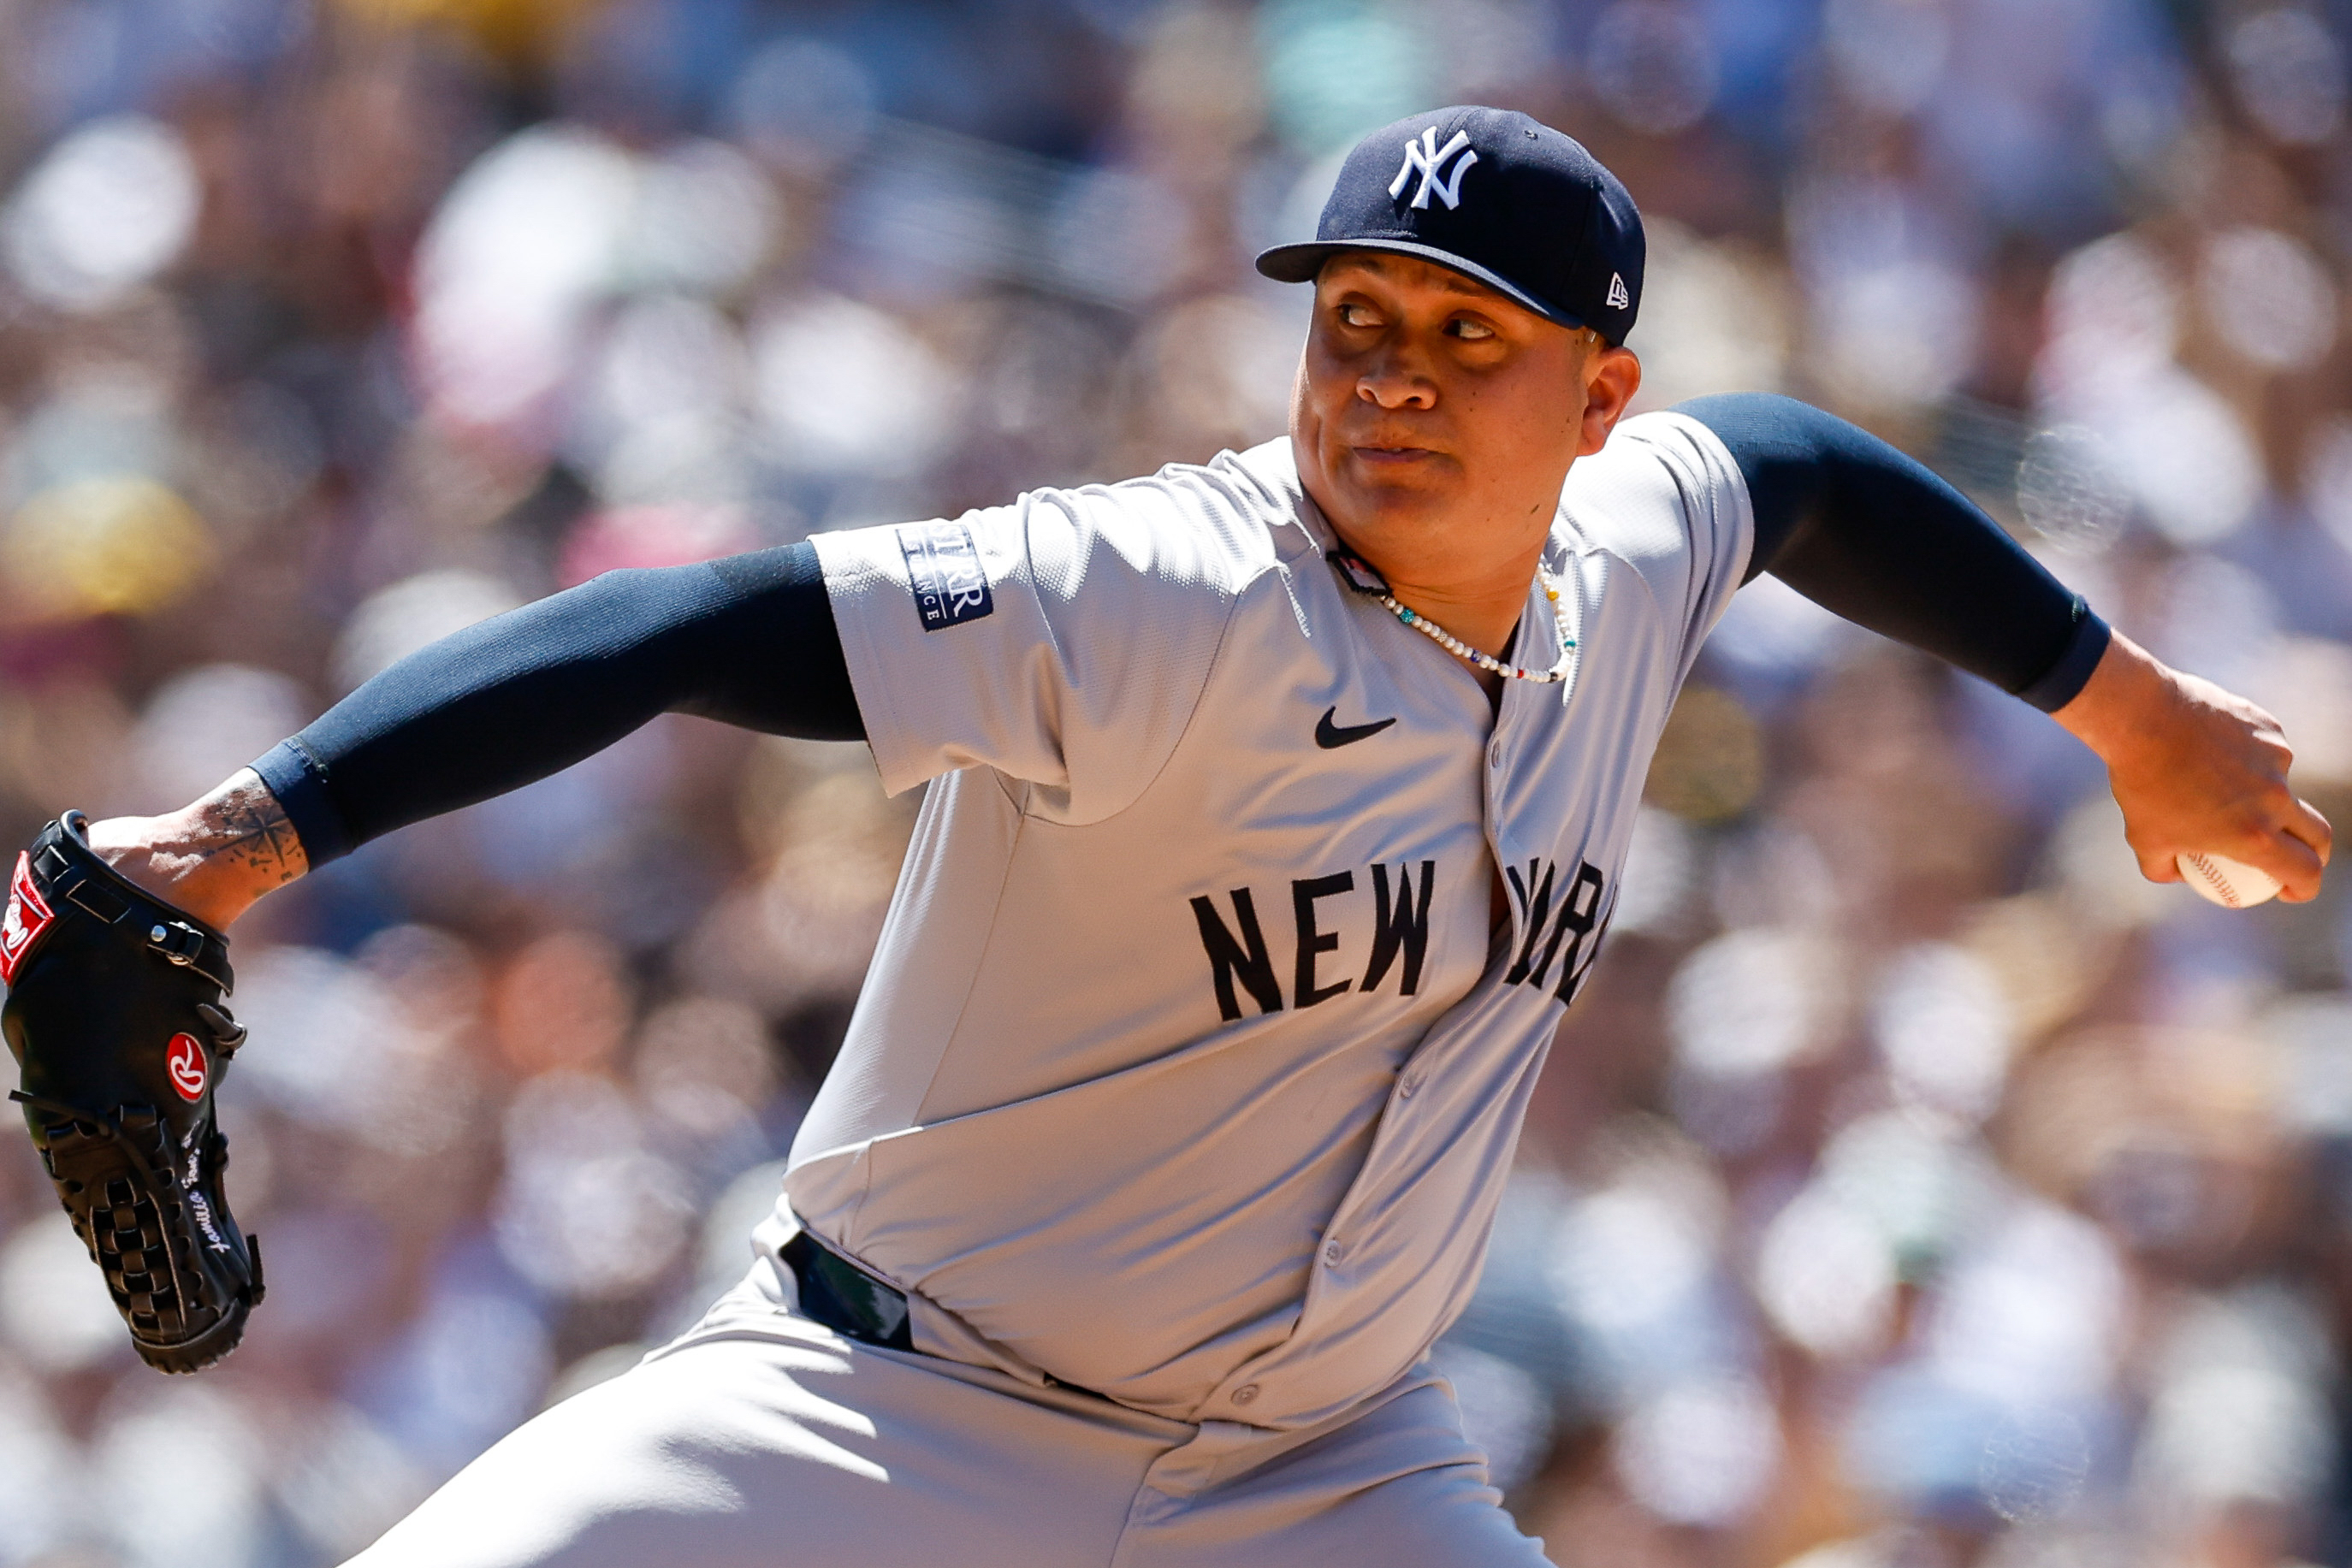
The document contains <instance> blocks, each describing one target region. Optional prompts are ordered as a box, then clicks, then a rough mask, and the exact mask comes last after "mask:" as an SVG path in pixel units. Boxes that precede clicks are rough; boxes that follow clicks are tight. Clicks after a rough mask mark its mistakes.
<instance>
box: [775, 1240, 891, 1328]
mask: <svg viewBox="0 0 2352 1568" xmlns="http://www.w3.org/2000/svg"><path fill="white" fill-rule="evenodd" d="M779 1250H780V1252H781V1253H782V1258H783V1260H784V1262H785V1264H786V1265H787V1266H789V1267H790V1268H791V1270H792V1271H793V1279H794V1280H795V1281H798V1282H799V1284H800V1290H801V1312H802V1313H803V1315H804V1316H806V1317H809V1318H811V1319H814V1321H815V1322H821V1323H823V1324H824V1326H825V1327H827V1328H829V1329H831V1330H832V1331H833V1332H834V1333H837V1334H842V1335H845V1336H846V1337H848V1338H850V1339H854V1340H859V1341H862V1342H864V1343H866V1344H878V1345H880V1346H882V1347H883V1348H884V1349H886V1350H912V1349H914V1348H915V1342H914V1339H913V1336H912V1335H911V1334H910V1333H908V1325H907V1293H906V1292H905V1291H899V1290H896V1289H894V1288H892V1287H891V1286H889V1285H887V1284H885V1283H883V1282H882V1281H880V1280H877V1279H876V1278H875V1277H874V1276H873V1275H871V1274H869V1273H867V1272H866V1270H863V1269H861V1268H859V1267H858V1266H857V1265H856V1264H855V1263H853V1262H851V1261H850V1260H848V1259H846V1258H844V1257H843V1256H842V1255H841V1254H840V1253H838V1252H835V1251H834V1250H833V1249H831V1248H829V1247H827V1246H825V1245H824V1243H823V1242H821V1241H819V1240H818V1239H816V1238H815V1237H814V1236H811V1235H810V1234H809V1233H808V1232H807V1231H805V1230H800V1231H795V1232H793V1239H791V1240H790V1241H787V1242H785V1243H784V1244H783V1246H782V1248H781V1249H779Z"/></svg>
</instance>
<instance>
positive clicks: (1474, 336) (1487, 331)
mask: <svg viewBox="0 0 2352 1568" xmlns="http://www.w3.org/2000/svg"><path fill="white" fill-rule="evenodd" d="M1445 329H1446V330H1447V331H1448V332H1451V333H1452V334H1453V335H1454V336H1455V337H1457V338H1460V339H1463V340H1466V341H1469V342H1476V341H1478V340H1481V339H1484V338H1491V337H1493V336H1494V335H1495V329H1493V328H1492V327H1489V326H1487V325H1486V323H1485V322H1484V321H1481V320H1479V319H1476V318H1475V317H1471V316H1456V317H1455V318H1454V319H1453V320H1451V321H1448V322H1447V323H1446V324H1445Z"/></svg>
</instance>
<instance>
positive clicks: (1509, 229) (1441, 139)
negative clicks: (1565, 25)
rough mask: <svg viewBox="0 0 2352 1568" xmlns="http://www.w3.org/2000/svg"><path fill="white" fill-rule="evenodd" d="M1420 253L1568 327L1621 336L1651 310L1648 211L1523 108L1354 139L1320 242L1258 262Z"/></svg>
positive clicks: (1463, 114)
mask: <svg viewBox="0 0 2352 1568" xmlns="http://www.w3.org/2000/svg"><path fill="white" fill-rule="evenodd" d="M1347 250H1380V251H1392V252H1395V253H1396V254H1398V255H1400V256H1421V257H1423V259H1425V260H1428V261H1433V262H1436V263H1437V264H1438V265H1439V266H1441V267H1451V268H1453V269H1454V271H1456V272H1459V273H1462V274H1463V275H1465V277H1475V278H1476V279H1477V280H1478V281H1479V282H1481V283H1483V284H1485V285H1486V287H1489V288H1492V289H1495V290H1497V291H1498V292H1500V293H1502V294H1505V295H1507V296H1508V297H1509V298H1512V299H1514V300H1517V302H1518V303H1519V304H1521V305H1524V306H1526V307H1527V308H1528V309H1530V310H1532V311H1534V312H1535V313H1536V314H1537V315H1538V316H1541V317H1544V318H1546V319H1549V320H1553V321H1557V322H1559V324H1560V325H1562V326H1564V327H1590V328H1591V329H1593V330H1595V331H1597V332H1599V333H1600V334H1601V337H1602V338H1603V339H1605V340H1608V341H1609V342H1611V343H1622V342H1623V341H1624V340H1625V334H1626V333H1627V332H1628V331H1630V330H1632V329H1633V314H1634V312H1635V311H1636V310H1638V309H1640V308H1641V304H1642V256H1643V246H1642V214H1640V213H1639V212H1638V211H1636V210H1635V209H1634V206H1633V197H1632V196H1631V195H1629V194H1627V193H1626V190H1625V187H1624V186H1623V185H1622V184H1621V183H1618V179H1617V176H1616V175H1614V174H1612V173H1611V172H1609V171H1608V170H1606V169H1604V168H1602V167H1601V162H1600V160H1599V159H1597V158H1595V157H1593V156H1592V154H1591V153H1590V152H1586V151H1585V150H1584V149H1583V148H1582V147H1581V146H1580V145H1578V144H1577V143H1576V142H1575V141H1571V140H1570V138H1568V137H1566V136H1563V135H1561V134H1560V133H1559V131H1554V130H1553V129H1552V128H1551V127H1550V126H1549V125H1544V124H1541V123H1539V122H1538V121H1537V120H1530V119H1528V117H1527V116H1526V115H1524V114H1520V113H1518V112H1517V110H1505V109H1482V108H1478V107H1476V106H1475V105H1469V106H1457V107H1455V108H1453V109H1440V110H1432V111H1431V112H1430V113H1427V114H1416V115H1412V116H1411V117H1409V118H1407V119H1404V120H1398V121H1397V122H1396V123H1395V124H1393V125H1384V126H1382V127H1381V129H1380V130H1378V131H1373V132H1372V133H1371V134H1370V136H1367V137H1365V138H1364V139H1363V140H1362V141H1359V142H1357V143H1356V148H1355V151H1354V152H1350V153H1349V154H1348V161H1347V162H1346V163H1344V164H1342V165H1341V166H1340V169H1339V182H1338V183H1336V184H1334V185H1333V186H1332V187H1331V199H1330V200H1329V201H1328V202H1326V203H1324V204H1323V218H1322V221H1321V222H1320V223H1318V224H1317V225H1316V226H1315V237H1314V239H1312V240H1311V241H1307V242H1305V243H1302V244H1298V245H1278V246H1275V247H1274V248H1273V249H1271V250H1268V251H1266V252H1265V253H1264V254H1263V255H1261V256H1259V257H1258V258H1257V269H1258V270H1259V271H1260V272H1262V273H1264V274H1265V275H1266V276H1267V277H1272V278H1276V279H1278V280H1280V281H1281V282H1284V283H1305V282H1307V281H1308V280H1309V279H1311V278H1312V277H1314V276H1315V274H1316V273H1317V271H1318V270H1319V269H1320V268H1321V267H1322V266H1323V263H1324V262H1325V261H1326V260H1327V259H1328V258H1329V257H1330V256H1334V255H1336V254H1338V253H1339V252H1340V251H1347Z"/></svg>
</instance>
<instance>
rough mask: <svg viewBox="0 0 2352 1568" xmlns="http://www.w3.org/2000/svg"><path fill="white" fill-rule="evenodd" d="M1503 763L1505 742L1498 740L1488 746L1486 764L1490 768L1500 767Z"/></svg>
mask: <svg viewBox="0 0 2352 1568" xmlns="http://www.w3.org/2000/svg"><path fill="white" fill-rule="evenodd" d="M1502 765H1503V743H1502V742H1501V741H1499V740H1498V741H1496V742H1495V744H1494V745H1492V746H1490V747H1487V748H1486V766H1487V767H1489V768H1500V767H1501V766H1502Z"/></svg>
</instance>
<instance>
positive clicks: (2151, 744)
mask: <svg viewBox="0 0 2352 1568" xmlns="http://www.w3.org/2000/svg"><path fill="white" fill-rule="evenodd" d="M2078 710H2079V711H2078ZM2058 718H2059V722H2060V723H2062V724H2064V725H2065V726H2066V727H2068V728H2069V729H2072V730H2073V731H2074V733H2075V734H2076V735H2077V736H2079V737H2082V738H2083V739H2084V741H2085V742H2086V743H2087V744H2088V745H2090V747H2092V749H2093V750H2095V751H2096V752H2098V754H2099V755H2100V757H2101V758H2103V759H2104V760H2105V763H2106V765H2107V780H2108V785H2109V787H2110V788H2111V789H2113V790H2114V791H2115V797H2116V804H2117V805H2119V806H2121V807H2122V808H2123V813H2124V833H2125V837H2126V839H2127V840H2128V841H2129V842H2130V844H2131V848H2132V852H2133V853H2134V854H2135V855H2136V856H2137V858H2138V860H2139V865H2140V872H2141V873H2142V874H2143V875H2145V876H2146V877H2147V879H2148V880H2149V881H2151V882H2179V880H2180V872H2179V866H2178V864H2177V857H2179V856H2180V855H2183V854H2200V853H2201V854H2208V855H2221V856H2226V857H2227V858H2229V859H2231V860H2234V861H2240V862H2244V863H2245V864H2247V865H2250V866H2253V867H2256V868H2258V869H2260V870H2262V871H2264V872H2267V873H2270V875H2272V876H2273V877H2274V878H2276V879H2277V881H2278V882H2279V883H2280V884H2281V888H2282V892H2281V894H2280V896H2281V897H2282V898H2284V899H2286V900H2287V901H2289V902H2290V903H2298V904H2300V903H2305V902H2308V901H2309V900H2311V899H2313V898H2315V897H2317V896H2318V894H2319V887H2320V880H2321V877H2322V874H2323V873H2324V872H2325V869H2326V864H2327V859H2328V855H2329V852H2330V850H2331V847H2332V843H2333V837H2334V835H2333V832H2332V831H2331V829H2330V828H2329V825H2328V822H2327V820H2326V818H2325V817H2323V816H2321V815H2320V814H2319V813H2318V812H2317V811H2315V810H2313V809H2312V808H2311V806H2310V805H2309V803H2307V802H2305V801H2304V800H2299V799H2297V798H2296V796H2295V795H2294V790H2293V789H2292V788H2291V787H2290V785H2289V782H2288V771H2289V768H2290V767H2291V766H2292V764H2293V763H2294V751H2293V750H2292V749H2291V748H2290V747H2289V746H2288V744H2287V739H2286V737H2285V735H2284V732H2283V731H2282V730H2281V728H2280V726H2279V722H2278V720H2277V719H2276V718H2274V717H2273V716H2271V715H2270V714H2269V713H2267V712H2265V711H2264V710H2263V709H2262V708H2260V707H2258V706H2255V705H2254V704H2252V703H2251V702H2248V701H2247V700H2246V699H2244V698H2243V697H2241V696H2238V695H2234V694H2233V693H2231V692H2228V691H2224V690H2223V689H2222V688H2221V687H2220V686H2217V685H2214V684H2213V683H2212V682H2210V681H2207V680H2203V679H2200V678H2199V677H2198V676H2195V675H2188V674H2181V673H2179V671H2176V670H2171V669H2168V668H2167V667H2166V666H2164V665H2163V664H2159V663H2158V662H2157V661H2156V660H2155V659H2153V658H2151V657H2150V656H2149V655H2148V654H2147V653H2146V652H2144V651H2143V650H2141V649H2139V648H2137V647H2136V646H2133V645H2132V644H2131V643H2128V642H2127V641H2126V639H2124V638H2122V637H2120V636H2119V637H2117V638H2116V640H2115V645H2114V646H2113V647H2111V648H2110V649H2109V651H2108V654H2107V657H2106V658H2105V660H2104V661H2102V663H2101V664H2100V666H2099V669H2098V671H2097V673H2096V674H2094V675H2093V677H2092V680H2091V684H2090V685H2087V686H2085V687H2084V691H2083V694H2082V695H2081V696H2079V697H2077V698H2076V699H2075V700H2074V702H2073V703H2071V704H2069V705H2068V706H2066V707H2065V708H2063V709H2061V710H2060V712H2059V714H2058Z"/></svg>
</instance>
